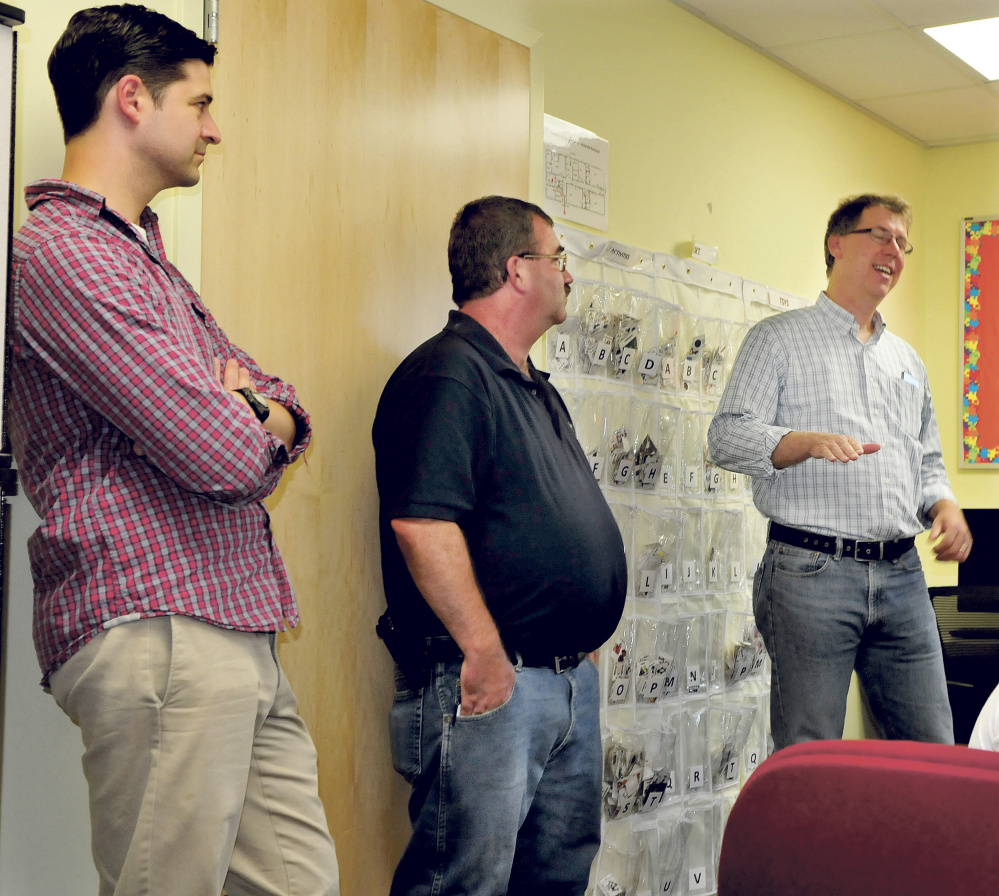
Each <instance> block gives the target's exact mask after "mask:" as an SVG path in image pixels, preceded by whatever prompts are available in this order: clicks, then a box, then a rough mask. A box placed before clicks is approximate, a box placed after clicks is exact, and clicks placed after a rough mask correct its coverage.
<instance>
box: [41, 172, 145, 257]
mask: <svg viewBox="0 0 999 896" xmlns="http://www.w3.org/2000/svg"><path fill="white" fill-rule="evenodd" d="M52 199H68V200H69V201H71V202H72V203H73V205H74V206H75V207H76V208H77V209H78V210H79V211H80V212H81V213H82V214H85V215H88V216H89V217H90V218H92V219H94V220H96V219H98V218H100V216H101V214H102V213H104V214H106V215H107V217H109V218H110V219H111V220H112V221H113V222H114V224H115V226H116V227H119V228H120V229H123V230H124V231H125V232H127V233H128V234H129V235H130V236H132V237H133V238H134V239H136V240H138V241H139V242H140V243H141V242H142V241H141V240H140V239H139V237H137V236H136V235H135V233H134V232H133V228H134V227H135V225H134V224H132V222H131V221H128V220H127V219H126V218H124V217H123V216H122V215H121V213H119V212H116V211H115V210H114V209H113V208H110V207H109V206H108V204H107V200H106V199H105V198H104V197H103V196H102V195H101V194H100V193H95V192H94V191H93V190H88V189H87V188H86V187H81V186H80V185H79V184H74V183H72V182H71V181H67V180H58V179H56V178H49V179H47V180H36V181H35V182H34V183H30V184H28V186H26V187H25V188H24V200H25V202H26V203H27V205H28V209H29V210H31V211H33V210H34V209H35V207H36V206H38V205H41V203H43V202H48V201H49V200H52ZM158 220H159V219H158V218H157V216H156V213H155V212H154V211H153V210H152V209H151V208H149V206H146V207H145V208H144V209H143V210H142V214H141V215H140V217H139V226H140V227H141V228H142V229H143V230H145V232H146V236H147V238H148V241H147V243H146V245H147V246H149V247H152V246H154V245H156V244H157V242H158V241H157V239H156V233H155V231H156V223H157V221H158Z"/></svg>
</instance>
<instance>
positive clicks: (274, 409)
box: [263, 398, 298, 452]
mask: <svg viewBox="0 0 999 896" xmlns="http://www.w3.org/2000/svg"><path fill="white" fill-rule="evenodd" d="M265 400H266V401H267V406H268V407H269V408H270V409H271V412H270V413H269V414H268V415H267V419H266V420H265V421H264V424H263V426H264V429H266V430H267V431H268V432H269V433H270V434H271V435H273V436H277V438H279V439H280V440H281V442H282V444H283V445H284V447H285V448H286V449H287V450H288V451H289V452H290V451H291V450H292V449H293V448H294V447H295V438H296V435H297V433H298V427H297V426H296V425H295V418H294V417H293V416H292V415H291V412H290V411H289V410H288V409H287V408H286V407H285V406H284V405H283V404H278V403H277V402H276V401H274V399H272V398H268V399H265Z"/></svg>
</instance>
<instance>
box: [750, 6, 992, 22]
mask: <svg viewBox="0 0 999 896" xmlns="http://www.w3.org/2000/svg"><path fill="white" fill-rule="evenodd" d="M874 2H875V3H877V5H878V6H880V7H881V8H882V9H884V10H885V11H886V12H888V13H890V14H891V15H893V16H894V17H895V18H896V19H898V20H899V21H900V22H902V23H903V24H904V25H910V26H917V27H919V28H928V27H930V26H932V25H951V24H953V23H954V22H973V21H976V20H978V19H991V18H992V17H993V16H999V2H997V0H874ZM750 5H752V4H750Z"/></svg>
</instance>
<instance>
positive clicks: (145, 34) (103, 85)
mask: <svg viewBox="0 0 999 896" xmlns="http://www.w3.org/2000/svg"><path fill="white" fill-rule="evenodd" d="M193 60H201V61H202V62H204V63H205V65H211V64H212V63H213V62H214V61H215V47H213V46H212V45H211V44H210V43H208V42H207V41H205V40H202V39H201V38H200V37H198V35H197V34H195V33H194V32H193V31H191V30H190V29H188V28H185V27H184V26H183V25H180V24H178V23H177V22H175V21H174V20H173V19H171V18H168V17H167V16H165V15H163V14H162V13H158V12H154V11H153V10H151V9H147V8H146V7H144V6H137V5H135V4H132V3H125V4H122V5H120V6H97V7H94V8H92V9H84V10H81V11H80V12H78V13H76V15H74V16H73V17H72V18H71V19H70V20H69V24H68V25H67V26H66V30H65V31H64V32H63V33H62V36H61V37H60V38H59V40H58V41H56V45H55V47H53V48H52V52H51V53H50V54H49V80H50V81H51V82H52V88H53V90H54V91H55V97H56V105H57V106H58V107H59V117H60V118H61V119H62V132H63V137H64V139H65V140H66V142H67V143H68V142H69V141H70V140H71V139H72V138H73V137H75V136H77V135H78V134H82V133H83V132H84V131H85V130H87V128H89V127H90V126H91V125H92V124H93V123H94V122H95V121H97V118H98V116H99V115H100V111H101V106H102V105H103V104H104V99H105V97H107V95H108V91H109V90H110V89H111V88H112V87H114V85H115V84H117V83H118V81H119V80H120V79H121V78H123V77H124V76H125V75H137V76H138V77H139V78H141V79H142V83H143V84H144V85H145V87H146V89H147V90H148V91H149V93H150V95H151V96H152V98H153V102H154V103H156V104H157V105H159V102H160V100H161V99H162V96H163V92H164V91H165V90H166V89H167V87H169V86H170V85H171V84H172V83H173V82H174V81H179V80H181V79H182V78H183V77H184V72H183V65H184V63H185V62H191V61H193Z"/></svg>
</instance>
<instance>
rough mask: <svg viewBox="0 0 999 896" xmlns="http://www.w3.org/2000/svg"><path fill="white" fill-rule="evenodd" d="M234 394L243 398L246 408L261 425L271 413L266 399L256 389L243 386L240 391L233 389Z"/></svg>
mask: <svg viewBox="0 0 999 896" xmlns="http://www.w3.org/2000/svg"><path fill="white" fill-rule="evenodd" d="M233 391H234V392H236V393H237V394H239V395H241V396H242V397H243V401H245V402H246V404H247V407H249V409H250V410H251V411H253V413H254V415H255V416H256V418H257V419H258V420H259V421H260V422H261V423H263V422H264V421H265V420H266V419H267V418H268V417H269V416H270V413H271V407H270V405H269V404H268V403H267V399H266V398H264V396H263V395H261V394H260V393H259V392H258V391H257V390H256V389H253V388H251V387H249V386H244V387H243V388H242V389H234V390H233Z"/></svg>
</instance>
